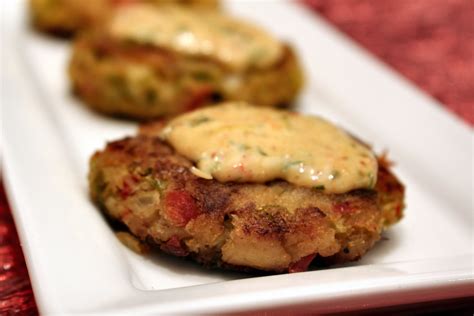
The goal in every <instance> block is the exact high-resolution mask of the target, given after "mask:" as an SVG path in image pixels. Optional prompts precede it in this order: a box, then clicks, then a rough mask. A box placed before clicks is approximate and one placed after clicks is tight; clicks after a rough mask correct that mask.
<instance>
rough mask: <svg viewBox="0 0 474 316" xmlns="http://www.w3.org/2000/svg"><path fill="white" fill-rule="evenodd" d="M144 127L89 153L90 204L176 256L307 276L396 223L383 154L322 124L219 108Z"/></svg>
mask: <svg viewBox="0 0 474 316" xmlns="http://www.w3.org/2000/svg"><path fill="white" fill-rule="evenodd" d="M143 131H144V132H145V133H142V134H140V135H138V136H136V137H129V138H125V139H122V140H119V141H114V142H111V143H109V144H108V145H107V147H106V148H105V150H103V151H100V152H97V153H95V154H94V156H93V157H92V159H91V162H90V173H89V183H90V193H91V197H92V199H93V201H94V202H95V203H96V204H97V205H98V206H99V207H100V209H101V210H102V211H103V212H104V213H105V214H106V215H107V216H108V217H110V218H111V219H112V220H115V221H118V222H121V223H123V224H125V226H126V227H127V228H128V230H129V231H130V233H132V234H133V235H135V236H136V237H137V238H139V239H140V240H142V241H143V242H145V243H147V244H148V245H150V246H152V247H154V248H159V249H161V250H162V251H164V252H167V253H170V254H172V255H175V256H179V257H189V258H192V259H194V260H196V261H198V262H200V263H203V264H204V265H206V266H213V267H222V268H230V269H240V270H263V271H268V272H297V271H305V270H306V269H307V268H308V266H309V264H310V263H311V262H312V261H313V259H315V258H316V257H317V258H318V259H323V260H324V261H325V262H330V263H343V262H348V261H352V260H357V259H359V258H360V257H361V256H362V255H363V254H364V253H366V252H367V251H368V250H369V249H370V248H371V247H372V246H373V245H374V243H375V242H377V241H378V240H379V239H380V234H381V232H382V230H383V229H384V228H385V227H386V226H387V225H389V224H393V223H395V222H396V221H398V220H399V219H400V218H401V216H402V209H403V205H404V202H403V199H404V187H403V185H402V184H401V183H400V182H399V181H398V180H397V179H396V177H395V176H394V175H393V174H392V173H391V172H390V170H389V167H388V164H387V162H386V159H381V158H379V159H377V158H376V157H375V156H374V155H373V154H372V153H371V151H370V150H368V149H367V148H366V147H365V146H364V145H361V144H359V143H358V142H357V141H355V140H354V139H353V138H351V137H350V136H348V135H347V134H345V133H344V132H343V131H341V130H339V129H337V128H336V127H335V126H333V125H332V124H330V123H328V122H326V121H324V120H322V119H318V118H314V117H305V116H302V115H297V114H294V113H289V112H285V111H279V110H274V109H266V108H252V107H250V106H247V105H237V104H227V105H222V106H219V107H212V108H206V109H201V110H197V111H194V112H191V113H189V114H185V115H182V116H180V117H178V118H175V119H174V120H172V121H170V122H168V123H166V124H162V123H160V124H157V125H155V126H148V128H146V129H144V130H143ZM301 131H306V133H301ZM289 140H292V141H293V144H291V143H289V142H288V141H289ZM298 144H299V145H298ZM301 146H302V147H301ZM195 154H197V155H195ZM196 157H198V159H196ZM315 175H317V177H315Z"/></svg>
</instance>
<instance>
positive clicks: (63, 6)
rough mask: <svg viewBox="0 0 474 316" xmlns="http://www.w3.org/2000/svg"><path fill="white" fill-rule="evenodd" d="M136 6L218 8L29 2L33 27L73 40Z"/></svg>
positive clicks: (201, 2) (207, 0) (121, 1)
mask: <svg viewBox="0 0 474 316" xmlns="http://www.w3.org/2000/svg"><path fill="white" fill-rule="evenodd" d="M134 2H143V3H150V4H154V5H163V4H169V3H176V4H182V5H188V6H190V7H197V8H217V6H218V1H217V0H174V1H170V0H30V3H29V4H30V13H31V19H32V22H33V25H34V26H35V27H36V28H37V29H38V30H40V31H43V32H46V33H50V34H54V35H59V36H71V35H73V34H74V33H76V32H78V31H80V30H82V29H86V28H88V27H90V26H91V25H94V24H95V23H99V22H100V21H102V20H103V19H105V18H106V17H107V15H108V14H109V13H110V11H112V10H113V9H114V8H116V7H117V6H119V5H125V4H130V3H134Z"/></svg>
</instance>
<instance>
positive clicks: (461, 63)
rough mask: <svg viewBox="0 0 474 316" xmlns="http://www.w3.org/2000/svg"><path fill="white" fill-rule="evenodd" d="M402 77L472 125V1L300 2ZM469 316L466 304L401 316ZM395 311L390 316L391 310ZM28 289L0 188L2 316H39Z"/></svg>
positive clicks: (437, 304)
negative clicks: (444, 315) (461, 315)
mask: <svg viewBox="0 0 474 316" xmlns="http://www.w3.org/2000/svg"><path fill="white" fill-rule="evenodd" d="M302 3H303V5H305V6H307V7H308V8H309V9H311V10H314V11H315V12H318V13H320V14H321V15H323V16H324V17H325V18H326V19H327V20H328V21H330V22H331V23H332V24H333V25H335V26H336V27H337V28H339V29H340V30H341V31H343V32H344V33H346V34H347V35H349V36H350V37H352V38H353V39H354V40H355V41H357V42H359V44H361V45H362V46H364V47H365V48H366V49H368V50H369V51H370V52H372V53H373V54H375V55H376V56H377V57H378V58H380V59H381V60H383V61H384V62H385V63H387V64H388V65H390V66H391V67H393V68H394V69H396V70H397V71H399V72H400V73H401V74H403V75H404V76H405V77H406V78H408V79H409V80H411V81H412V82H413V83H414V84H415V85H417V86H418V87H419V88H420V89H422V90H424V91H425V92H426V93H428V94H430V95H431V96H433V97H434V98H436V99H437V100H438V101H440V102H441V103H442V106H444V107H445V108H446V109H448V110H449V111H451V112H452V113H454V114H455V115H457V116H458V117H460V118H461V119H463V120H464V121H465V122H466V123H468V124H469V125H471V126H473V125H474V114H473V108H474V59H473V56H474V40H473V39H474V25H473V22H472V21H474V1H472V0H416V1H415V0H383V1H382V0H303V1H302ZM413 308H416V309H420V308H422V309H425V310H426V309H428V310H430V311H432V312H440V311H442V310H444V309H450V310H451V311H454V312H468V311H470V310H471V309H472V308H473V305H472V303H470V301H467V300H465V299H463V300H458V301H456V300H454V301H453V300H450V301H445V302H431V303H428V304H424V305H420V304H417V305H413V306H408V307H403V308H400V309H399V310H398V311H410V310H412V309H413ZM390 311H392V312H393V311H395V310H393V309H392V310H390ZM37 313H38V311H37V308H36V304H35V301H34V296H33V292H32V290H31V284H30V280H29V277H28V271H27V269H26V265H25V260H24V257H23V253H22V251H21V245H20V243H19V241H18V236H17V233H16V230H15V225H14V223H13V219H12V217H11V212H10V208H9V206H8V202H7V200H6V197H5V193H4V189H3V186H0V314H2V315H3V314H7V315H9V314H11V315H13V314H19V315H36V314H37Z"/></svg>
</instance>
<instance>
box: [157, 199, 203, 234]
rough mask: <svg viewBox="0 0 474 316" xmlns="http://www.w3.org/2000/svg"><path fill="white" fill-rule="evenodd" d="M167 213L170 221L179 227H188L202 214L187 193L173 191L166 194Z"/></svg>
mask: <svg viewBox="0 0 474 316" xmlns="http://www.w3.org/2000/svg"><path fill="white" fill-rule="evenodd" d="M165 212H166V215H167V217H168V219H169V220H170V221H171V222H173V224H175V225H176V226H178V227H184V226H186V224H187V223H188V222H189V221H190V220H192V219H193V218H196V217H197V216H198V215H199V214H200V212H199V209H198V207H197V205H196V203H195V201H194V199H193V197H192V196H191V194H189V193H188V192H187V191H171V192H169V193H168V194H166V198H165Z"/></svg>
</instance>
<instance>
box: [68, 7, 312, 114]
mask: <svg viewBox="0 0 474 316" xmlns="http://www.w3.org/2000/svg"><path fill="white" fill-rule="evenodd" d="M69 74H70V79H71V82H72V88H73V90H74V92H75V94H76V95H77V96H78V97H79V98H81V99H82V100H83V101H84V102H85V103H86V104H87V105H88V106H89V107H90V108H92V109H94V110H96V111H98V112H101V113H103V114H108V115H113V116H121V117H126V118H132V119H139V120H149V119H152V118H156V117H161V116H169V115H175V114H178V113H182V112H186V111H189V110H192V109H195V108H197V107H200V106H202V105H204V104H209V103H216V102H218V101H221V100H239V101H240V100H243V101H248V102H252V103H256V104H260V105H263V106H286V105H289V104H290V103H291V102H292V101H293V100H294V99H295V97H296V96H297V94H298V92H299V90H300V88H301V86H302V81H303V79H302V72H301V69H300V66H299V64H298V61H297V58H296V56H295V53H294V52H293V50H292V49H291V48H290V46H288V45H287V44H284V43H281V42H280V41H278V40H276V39H275V38H273V37H272V36H270V35H269V34H267V33H266V32H264V31H263V30H261V29H259V28H258V27H256V26H253V25H251V24H248V23H246V22H243V21H240V20H237V19H235V18H232V17H229V16H226V15H223V14H222V13H219V12H216V11H211V10H203V11H199V10H186V9H183V8H180V7H176V6H166V7H161V8H159V9H157V8H153V7H150V6H149V5H144V4H140V5H129V6H126V7H123V8H121V9H119V10H117V11H116V13H115V15H114V16H113V17H112V18H111V19H110V21H109V22H108V23H106V24H105V25H104V26H103V27H100V28H95V29H94V30H90V31H89V32H86V33H84V34H83V35H82V36H79V37H78V38H77V39H76V42H75V45H74V49H73V55H72V59H71V61H70V66H69Z"/></svg>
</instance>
